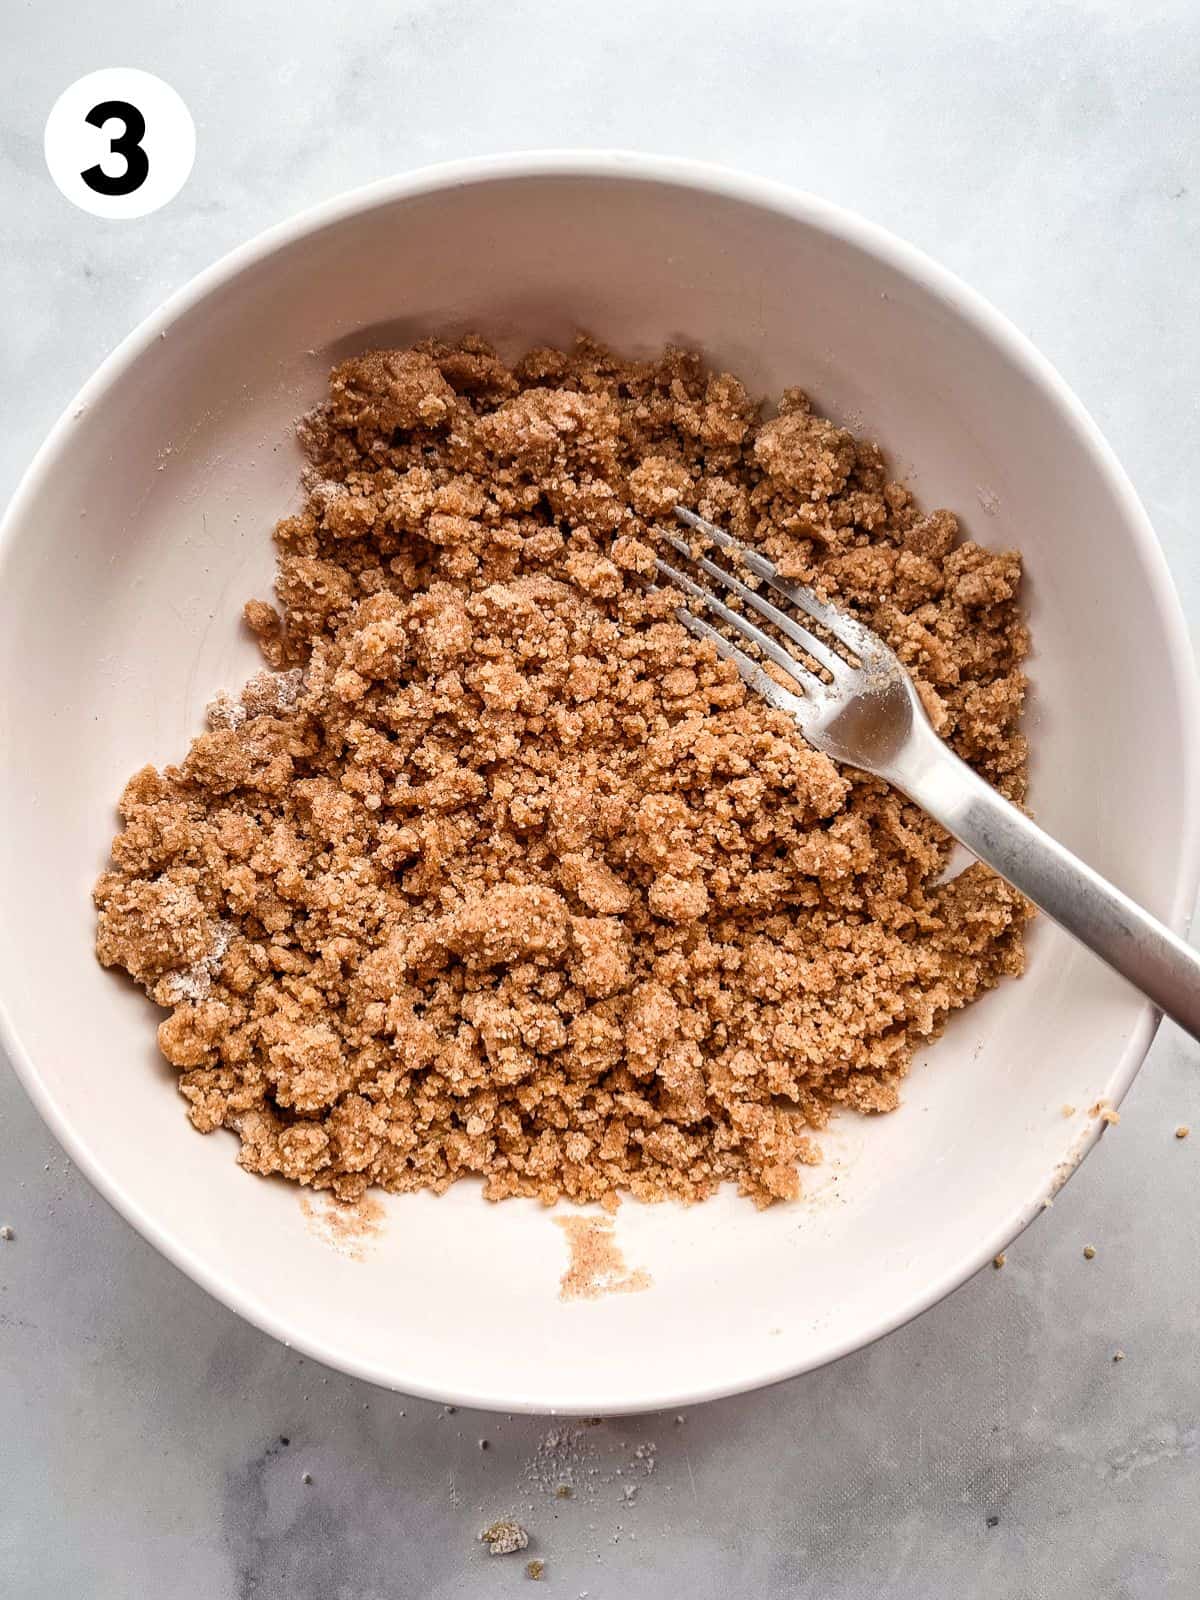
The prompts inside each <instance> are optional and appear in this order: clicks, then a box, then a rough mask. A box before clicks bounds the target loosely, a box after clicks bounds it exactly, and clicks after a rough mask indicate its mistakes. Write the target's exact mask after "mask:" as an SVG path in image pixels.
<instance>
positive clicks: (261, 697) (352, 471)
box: [95, 338, 1028, 1205]
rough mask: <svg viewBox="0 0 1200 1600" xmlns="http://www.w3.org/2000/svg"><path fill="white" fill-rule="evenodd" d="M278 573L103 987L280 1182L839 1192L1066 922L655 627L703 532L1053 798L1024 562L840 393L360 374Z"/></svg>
mask: <svg viewBox="0 0 1200 1600" xmlns="http://www.w3.org/2000/svg"><path fill="white" fill-rule="evenodd" d="M301 437H302V442H303V445H304V448H305V451H306V454H307V458H308V462H309V466H308V469H307V472H306V476H305V491H306V499H305V503H304V507H303V509H302V510H301V511H300V512H298V513H297V514H296V515H294V516H289V517H287V518H285V519H284V520H283V521H282V522H281V523H280V524H279V526H278V528H277V530H276V542H277V546H278V577H277V582H276V593H277V597H278V605H277V606H275V605H271V604H268V603H267V602H265V601H261V600H252V601H251V602H250V603H249V604H248V605H247V607H246V617H247V620H248V622H249V625H250V627H251V628H252V629H253V631H254V633H255V634H256V636H257V638H258V640H259V641H260V643H261V647H262V650H263V654H264V656H265V658H266V661H267V663H268V665H269V668H270V669H271V670H270V671H267V672H264V673H260V674H259V675H258V676H257V677H256V678H254V679H252V680H251V682H250V683H249V684H248V685H247V686H246V687H245V689H244V690H243V691H242V693H241V695H240V696H239V697H237V698H236V699H235V698H232V697H230V696H228V695H226V696H223V697H220V698H219V699H218V700H217V701H216V702H214V705H213V708H212V710H211V713H210V726H209V729H208V731H207V732H205V733H202V734H201V735H200V736H199V737H198V738H197V739H196V740H195V741H194V742H193V744H192V747H191V749H190V750H189V751H188V752H187V754H186V756H185V757H184V759H183V760H182V761H181V762H180V764H179V765H178V766H169V767H167V768H166V769H165V770H163V771H161V772H160V771H157V770H155V769H154V768H153V767H146V768H144V769H143V770H142V771H140V772H138V773H137V774H135V775H134V777H133V778H132V779H131V780H130V782H129V784H128V785H127V787H126V789H125V792H124V794H123V796H122V797H121V801H120V810H121V816H122V819H123V823H124V827H123V831H122V832H121V833H120V834H119V835H118V836H117V838H116V840H115V841H114V844H113V860H112V867H111V870H109V871H108V872H106V873H105V874H104V876H103V877H102V878H101V879H100V881H99V883H98V885H97V887H96V894H95V898H96V904H97V906H98V908H99V927H98V935H97V951H98V954H99V958H100V960H101V961H102V962H103V963H104V964H105V965H106V966H117V967H123V968H125V969H126V970H127V971H128V972H129V973H130V974H131V975H132V977H133V978H134V979H136V981H137V982H138V983H140V984H141V985H142V986H143V987H144V988H145V989H146V990H147V992H148V993H149V994H150V996H151V997H152V998H153V999H154V1000H155V1001H156V1002H157V1004H158V1005H160V1006H162V1007H164V1008H165V1009H166V1010H167V1011H168V1012H169V1015H168V1016H167V1017H166V1018H165V1020H164V1021H163V1022H162V1023H161V1025H160V1027H159V1042H160V1045H161V1048H162V1051H163V1053H164V1055H165V1056H166V1057H167V1059H168V1060H169V1061H171V1062H172V1063H173V1064H174V1066H175V1067H176V1068H177V1069H178V1071H179V1086H180V1089H181V1091H182V1093H183V1095H184V1097H185V1099H186V1100H187V1103H188V1113H189V1115H190V1117H191V1119H192V1121H193V1123H194V1124H195V1126H196V1127H197V1128H198V1129H200V1130H201V1131H203V1132H210V1131H212V1130H214V1129H217V1128H222V1127H223V1128H229V1129H232V1130H233V1131H234V1132H235V1133H236V1134H237V1135H238V1136H239V1138H240V1140H241V1153H240V1160H241V1162H242V1164H243V1166H245V1167H246V1168H248V1169H249V1170H250V1171H252V1172H256V1173H263V1174H269V1173H281V1174H283V1175H284V1176H285V1177H288V1178H291V1179H294V1180H295V1181H297V1182H298V1183H301V1184H305V1185H311V1186H313V1187H315V1188H317V1189H329V1190H332V1192H333V1193H334V1194H335V1195H336V1196H337V1197H338V1198H339V1199H342V1200H346V1201H355V1200H357V1199H359V1198H360V1197H361V1196H362V1194H363V1193H364V1191H365V1190H366V1189H367V1188H368V1187H369V1186H370V1185H379V1186H382V1187H383V1188H384V1189H388V1190H393V1191H397V1190H410V1189H417V1188H430V1189H434V1190H437V1191H441V1190H444V1189H445V1188H446V1187H448V1185H450V1184H451V1183H453V1182H454V1181H455V1180H456V1179H458V1178H460V1177H464V1176H468V1175H472V1174H475V1175H479V1176H481V1177H482V1178H483V1180H484V1192H485V1193H486V1194H487V1196H488V1197H489V1198H492V1199H501V1198H504V1197H506V1196H510V1195H527V1196H536V1197H538V1198H540V1199H541V1200H543V1201H545V1202H553V1201H555V1200H558V1199H559V1198H567V1199H570V1200H572V1201H578V1202H585V1201H596V1200H604V1199H605V1198H606V1197H611V1196H614V1195H615V1194H617V1193H618V1192H619V1191H622V1190H624V1191H627V1192H629V1193H631V1194H632V1195H633V1196H635V1197H637V1198H639V1199H643V1200H657V1199H661V1198H664V1197H668V1196H670V1197H675V1198H679V1199H684V1200H699V1199H703V1198H704V1197H706V1196H708V1195H710V1194H712V1193H713V1191H714V1190H715V1189H716V1188H717V1186H718V1185H719V1184H721V1183H722V1182H725V1181H732V1182H734V1183H736V1184H737V1185H738V1186H739V1188H740V1189H741V1191H742V1192H743V1193H745V1194H747V1195H749V1196H750V1197H752V1198H753V1199H754V1200H755V1201H756V1202H757V1203H758V1204H760V1205H766V1204H769V1203H770V1202H771V1201H773V1200H776V1199H780V1198H785V1199H786V1198H791V1197H793V1196H795V1195H796V1194H797V1193H798V1191H799V1187H800V1184H799V1177H798V1168H799V1167H800V1166H803V1165H805V1164H807V1163H812V1162H815V1161H816V1160H817V1159H818V1149H817V1145H816V1144H815V1142H814V1139H813V1134H814V1133H815V1132H817V1131H819V1130H820V1129H821V1128H822V1127H824V1126H825V1125H826V1123H827V1122H828V1120H829V1118H830V1116H831V1114H833V1113H834V1112H836V1111H838V1110H839V1109H841V1108H851V1109H854V1110H857V1111H860V1112H885V1111H889V1110H891V1109H892V1108H893V1107H894V1106H895V1105H896V1104H897V1102H898V1098H899V1091H900V1084H901V1080H902V1079H903V1078H904V1076H905V1074H906V1072H907V1071H908V1068H909V1064H910V1061H911V1059H912V1057H913V1054H914V1052H915V1051H917V1050H919V1049H921V1048H922V1047H923V1046H925V1045H926V1044H927V1043H928V1041H930V1040H931V1039H933V1038H935V1037H936V1036H937V1035H938V1034H939V1033H940V1031H941V1029H942V1027H943V1025H944V1024H945V1022H946V1019H947V1017H948V1016H949V1014H950V1013H951V1012H953V1011H954V1010H955V1009H957V1008H958V1007H961V1006H964V1005H966V1004H968V1003H969V1002H970V1001H971V1000H973V999H974V998H975V997H976V996H977V995H979V994H981V993H983V992H984V991H985V990H987V989H990V988H992V987H993V986H994V985H995V984H996V983H997V982H998V981H999V980H1000V979H1001V978H1002V977H1004V976H1005V975H1008V974H1016V973H1019V972H1020V971H1021V968H1022V961H1023V955H1022V928H1023V924H1024V922H1025V920H1026V917H1027V915H1028V908H1027V906H1026V905H1025V903H1024V902H1023V901H1022V900H1021V898H1020V897H1019V896H1018V895H1017V894H1016V893H1015V892H1014V891H1013V890H1011V889H1009V888H1008V887H1007V886H1006V885H1005V884H1004V883H1003V882H1002V881H1001V880H1000V879H999V878H997V877H995V876H994V875H993V874H992V873H990V872H989V871H987V870H986V869H985V868H984V867H982V866H979V865H974V866H971V867H969V868H967V870H966V871H964V872H962V873H961V874H960V875H959V876H957V877H955V878H953V879H952V880H950V881H946V882H943V881H942V879H941V874H942V872H943V869H944V867H945V866H946V864H947V861H948V852H949V841H948V839H947V836H946V835H945V834H943V833H942V832H941V830H940V829H939V828H938V827H937V826H936V825H935V824H934V823H933V822H932V821H931V820H930V819H929V818H928V817H926V816H925V815H924V814H923V813H922V812H921V811H920V810H919V809H918V808H917V807H916V806H914V805H911V804H910V803H909V802H908V801H906V800H905V799H904V798H903V797H902V796H900V795H899V794H897V793H895V792H894V791H893V790H891V789H889V788H888V787H887V786H886V785H885V784H883V783H881V782H879V781H878V780H876V779H872V778H869V777H866V776H864V775H863V774H860V773H857V772H854V771H852V770H849V769H839V768H838V767H836V766H835V765H834V764H833V762H831V761H830V760H829V759H828V758H827V757H825V756H823V755H820V754H818V753H817V752H815V751H814V750H812V749H811V748H810V747H809V746H808V745H806V743H805V742H804V740H803V738H802V737H801V735H800V734H799V733H798V732H797V730H796V728H795V727H794V725H793V724H792V723H791V722H790V721H789V720H788V719H787V718H786V717H785V716H784V715H783V714H781V713H779V712H775V711H772V710H771V709H769V708H768V707H767V706H766V705H764V704H763V703H762V702H761V701H760V700H759V699H758V698H757V697H756V696H754V695H753V694H752V693H750V692H749V691H747V690H746V688H745V687H744V685H743V684H742V681H741V680H740V678H739V677H738V676H737V674H736V672H735V670H734V668H733V667H732V666H731V665H730V664H729V663H727V662H724V661H722V660H720V659H719V658H718V657H717V655H716V654H715V652H714V651H713V650H712V647H711V646H710V645H708V644H702V643H700V642H698V641H696V640H694V639H692V638H691V637H690V636H689V635H688V634H686V633H685V632H684V630H683V629H682V628H681V627H680V625H679V624H678V622H677V621H676V620H675V617H674V610H673V608H674V605H675V600H674V597H673V596H671V595H669V594H663V593H652V592H650V590H649V589H648V587H647V585H646V584H645V583H644V581H643V580H644V575H645V574H646V573H647V572H650V571H652V570H653V569H652V548H653V546H654V543H655V538H656V528H657V527H658V525H659V524H661V523H663V522H664V521H669V520H670V516H671V508H672V507H673V506H674V505H675V504H676V503H680V504H683V505H686V506H689V507H691V508H693V509H695V510H696V511H698V512H700V513H701V514H702V515H704V516H707V517H710V518H712V519H713V520H715V521H717V522H718V523H720V524H721V525H722V526H723V527H725V528H727V529H729V531H730V532H732V533H733V534H735V535H736V536H737V537H739V538H740V539H742V540H743V541H745V542H747V543H749V544H753V545H755V546H756V547H757V548H759V549H761V550H762V551H764V552H765V553H766V554H767V555H768V556H769V557H770V558H771V559H773V560H774V561H775V562H776V563H777V565H778V566H779V567H780V569H781V570H782V572H783V573H784V574H785V575H787V576H791V577H794V578H797V579H801V580H803V581H806V582H809V583H812V584H814V585H816V587H817V588H818V589H819V590H820V591H821V592H822V593H824V594H825V595H827V596H828V597H829V598H831V599H833V600H834V601H836V602H837V603H839V604H840V605H843V606H845V607H847V608H849V609H850V610H851V611H852V612H854V613H855V614H856V615H858V616H859V617H861V618H862V619H863V620H864V621H865V622H867V623H868V624H869V625H870V626H871V627H873V628H875V629H876V630H877V631H878V632H879V633H880V634H882V635H883V637H884V638H885V639H887V641H888V642H889V643H890V644H891V645H892V646H893V648H894V649H895V650H896V651H897V652H898V653H899V655H900V657H901V659H902V660H903V661H904V662H905V663H906V664H907V665H908V667H909V668H910V670H911V671H912V673H913V674H914V677H915V679H916V681H917V684H918V687H919V689H920V693H921V695H922V698H923V700H924V702H925V704H926V706H927V707H928V709H929V713H930V715H931V717H932V719H933V721H934V723H935V725H936V727H937V728H938V730H939V732H940V733H941V734H942V735H943V737H945V738H946V739H947V740H948V741H949V742H950V744H951V745H952V746H953V747H954V749H955V750H957V751H958V753H959V754H960V755H961V756H963V757H964V758H965V759H966V760H968V761H969V762H971V764H972V765H973V766H974V767H975V768H976V770H977V771H979V772H980V773H982V775H983V776H984V777H985V778H986V779H987V780H988V781H989V782H991V783H993V784H995V785H997V786H998V787H999V788H1000V789H1001V790H1002V791H1003V792H1004V793H1005V794H1006V795H1008V796H1010V797H1011V798H1012V799H1014V800H1020V799H1021V798H1022V797H1023V793H1024V787H1025V764H1026V749H1025V742H1024V739H1023V737H1022V735H1021V733H1020V732H1019V729H1018V721H1019V716H1020V711H1021V704H1022V697H1023V693H1024V680H1023V677H1022V674H1021V670H1020V663H1021V661H1022V658H1023V657H1024V655H1025V653H1026V649H1027V635H1026V629H1025V625H1024V623H1023V621H1022V618H1021V613H1020V609H1019V603H1018V584H1019V579H1020V559H1019V557H1018V556H1017V555H1016V554H1015V553H1013V552H1004V553H995V552H992V551H989V550H985V549H983V548H981V547H980V546H978V545H976V544H973V543H971V542H969V541H967V542H963V541H961V540H960V538H959V530H958V525H957V523H956V521H955V518H954V517H953V515H952V514H951V513H950V512H949V511H933V512H931V513H928V514H927V513H924V512H922V511H921V510H920V509H919V508H918V507H917V506H916V504H915V503H914V501H913V499H912V497H911V495H910V493H909V491H908V490H907V489H905V488H904V487H903V486H902V485H901V484H899V483H897V482H894V481H892V480H891V479H890V477H889V475H888V471H887V467H886V464H885V460H884V457H883V455H882V453H881V452H880V450H879V448H878V447H877V446H876V445H874V444H871V443H869V442H867V441H865V440H862V439H858V438H856V437H855V436H854V435H853V434H852V433H850V432H848V431H847V430H846V429H844V428H842V427H839V426H837V425H836V424H834V423H833V422H830V421H828V420H826V419H825V418H823V417H821V416H820V415H818V414H817V413H816V412H815V411H814V410H813V408H812V405H811V404H810V402H809V400H808V399H807V397H806V396H805V395H804V394H803V393H801V392H800V391H799V390H795V389H789V390H787V391H785V393H784V394H783V396H782V397H781V399H780V400H779V402H778V406H777V408H776V414H774V415H770V416H768V415H767V414H766V413H765V412H764V410H763V409H762V408H761V407H760V406H759V405H758V404H757V403H756V402H755V401H754V400H752V399H751V398H750V396H749V395H748V394H747V392H746V390H745V389H744V388H743V386H742V384H741V383H740V382H739V381H738V380H737V379H736V378H734V377H731V376H730V375H728V374H719V373H714V372H712V371H710V370H708V369H707V368H706V366H705V365H704V363H703V361H702V360H701V358H700V357H699V356H698V355H696V354H694V353H689V352H686V351H681V350H676V349H668V350H666V351H665V352H664V353H663V354H661V355H660V356H659V357H657V358H656V359H654V360H647V361H627V360H623V359H620V358H618V357H617V356H615V355H613V354H612V353H611V352H609V351H607V350H605V349H603V348H602V347H600V346H599V345H597V344H594V343H592V342H590V341H588V340H586V339H583V340H580V341H579V342H578V343H577V345H576V346H575V347H574V348H573V349H572V350H570V351H565V352H564V351H558V350H546V349H540V350H534V351H531V352H530V353H529V354H527V355H526V356H525V357H524V358H523V359H521V360H520V361H518V362H517V363H516V364H515V365H514V366H509V365H507V364H505V363H504V362H503V361H502V360H500V358H499V357H498V356H497V355H496V354H495V353H494V352H493V351H492V350H491V349H490V348H489V347H488V346H487V345H486V344H485V343H483V341H482V340H479V339H476V338H467V339H464V340H462V341H461V342H460V343H458V344H446V343H441V342H437V341H427V342H424V343H422V344H420V345H417V346H415V347H414V348H412V349H409V350H392V351H387V350H384V351H375V352H372V353H370V354H367V355H364V356H360V357H356V358H354V359H352V360H349V361H346V362H344V363H343V364H342V365H340V366H339V367H337V368H336V369H335V370H334V372H333V374H332V376H331V378H330V384H329V396H328V399H327V401H326V402H325V403H324V404H322V405H321V406H319V407H318V408H317V410H316V411H314V412H313V413H312V414H311V415H310V416H309V417H307V418H306V419H305V420H304V422H303V424H302V429H301Z"/></svg>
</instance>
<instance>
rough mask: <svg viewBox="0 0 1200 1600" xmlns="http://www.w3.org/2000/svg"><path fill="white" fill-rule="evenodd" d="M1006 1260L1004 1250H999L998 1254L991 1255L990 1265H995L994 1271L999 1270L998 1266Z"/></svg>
mask: <svg viewBox="0 0 1200 1600" xmlns="http://www.w3.org/2000/svg"><path fill="white" fill-rule="evenodd" d="M1007 1260H1008V1257H1007V1256H1006V1255H1005V1254H1004V1251H1003V1250H1001V1252H1000V1254H999V1255H998V1256H993V1257H992V1265H993V1266H994V1267H995V1269H996V1271H997V1272H999V1270H1000V1268H1001V1267H1002V1266H1003V1265H1004V1263H1005V1262H1006V1261H1007Z"/></svg>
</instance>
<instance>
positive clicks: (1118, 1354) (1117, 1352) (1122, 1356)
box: [1113, 1350, 1125, 1361]
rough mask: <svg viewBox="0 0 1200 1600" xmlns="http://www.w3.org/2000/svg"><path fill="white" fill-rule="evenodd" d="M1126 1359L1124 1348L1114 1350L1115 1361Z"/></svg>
mask: <svg viewBox="0 0 1200 1600" xmlns="http://www.w3.org/2000/svg"><path fill="white" fill-rule="evenodd" d="M1124 1359H1125V1352H1124V1350H1114V1351H1113V1360H1114V1361H1124Z"/></svg>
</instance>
